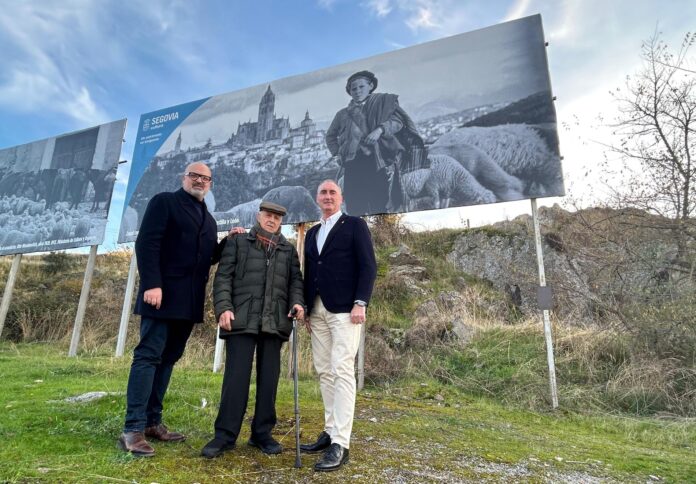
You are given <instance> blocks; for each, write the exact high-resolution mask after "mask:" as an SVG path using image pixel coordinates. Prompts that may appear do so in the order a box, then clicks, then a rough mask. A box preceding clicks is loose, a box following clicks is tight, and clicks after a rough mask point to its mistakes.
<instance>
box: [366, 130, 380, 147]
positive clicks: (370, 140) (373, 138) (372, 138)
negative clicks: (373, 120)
mask: <svg viewBox="0 0 696 484" xmlns="http://www.w3.org/2000/svg"><path fill="white" fill-rule="evenodd" d="M383 134H384V129H383V128H382V127H381V126H378V127H377V128H375V129H374V130H373V131H372V132H371V133H370V134H368V135H367V136H365V143H367V144H368V145H373V144H375V143H376V142H377V140H379V138H380V137H381V136H382V135H383Z"/></svg>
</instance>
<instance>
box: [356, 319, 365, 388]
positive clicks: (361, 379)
mask: <svg viewBox="0 0 696 484" xmlns="http://www.w3.org/2000/svg"><path fill="white" fill-rule="evenodd" d="M366 325H367V320H366V321H365V322H364V323H363V324H361V325H360V346H358V391H360V390H362V389H363V387H364V386H365V331H366V328H365V326H366Z"/></svg>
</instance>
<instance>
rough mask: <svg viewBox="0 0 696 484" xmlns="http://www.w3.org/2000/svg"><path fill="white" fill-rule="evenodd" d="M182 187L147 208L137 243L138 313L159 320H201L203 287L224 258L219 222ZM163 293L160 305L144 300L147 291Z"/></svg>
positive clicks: (136, 312)
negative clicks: (152, 304) (156, 289)
mask: <svg viewBox="0 0 696 484" xmlns="http://www.w3.org/2000/svg"><path fill="white" fill-rule="evenodd" d="M197 203H201V202H198V201H197V200H196V199H195V198H194V197H193V196H191V195H189V194H188V193H186V192H185V191H184V190H183V188H181V189H179V190H177V191H176V192H163V193H158V194H157V195H155V196H154V197H152V199H151V200H150V202H149V203H148V205H147V209H146V210H145V215H144V216H143V223H142V224H141V225H140V231H139V232H138V238H137V239H136V241H135V254H136V257H137V261H138V273H139V274H140V288H139V289H138V297H137V299H136V302H135V310H134V312H135V314H140V315H141V316H143V317H150V318H160V319H185V320H189V321H194V322H196V323H200V322H202V321H203V306H204V302H205V285H206V283H207V282H208V274H209V272H210V266H211V265H212V264H213V263H216V262H218V261H219V259H220V253H221V248H222V246H223V245H224V241H225V239H223V242H222V243H221V244H220V245H219V246H218V244H217V223H216V222H215V219H214V218H213V216H212V215H210V213H209V212H208V209H207V207H206V206H205V202H203V203H202V208H203V216H201V211H200V208H201V207H197V206H196V204H197ZM155 287H161V288H162V305H161V307H160V308H159V309H156V308H155V307H154V306H151V305H150V304H146V303H145V302H144V301H143V293H144V292H145V291H146V290H147V289H152V288H155Z"/></svg>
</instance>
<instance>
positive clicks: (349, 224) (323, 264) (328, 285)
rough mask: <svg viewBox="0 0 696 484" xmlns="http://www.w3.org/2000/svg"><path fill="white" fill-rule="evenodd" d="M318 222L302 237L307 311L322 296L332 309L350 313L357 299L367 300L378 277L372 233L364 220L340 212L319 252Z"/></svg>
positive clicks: (322, 300)
mask: <svg viewBox="0 0 696 484" xmlns="http://www.w3.org/2000/svg"><path fill="white" fill-rule="evenodd" d="M319 227H320V225H319V224H317V225H315V226H314V227H312V228H311V229H309V231H308V232H307V235H306V237H305V246H304V252H305V269H304V270H305V273H304V281H305V284H304V291H305V304H307V312H308V314H310V315H311V312H312V306H313V305H314V299H315V298H316V296H317V294H319V296H320V297H321V302H322V303H323V304H324V307H326V309H328V310H329V311H331V312H332V313H349V312H350V311H351V309H352V308H353V302H354V301H355V300H356V299H360V300H362V301H365V302H366V303H369V302H370V297H371V296H372V288H373V286H374V283H375V278H376V277H377V262H376V261H375V251H374V248H373V246H372V237H371V236H370V230H369V229H368V228H367V224H366V223H365V221H364V220H363V219H361V218H359V217H353V216H350V215H346V214H343V215H341V217H340V218H339V219H338V220H337V221H336V224H335V225H334V226H333V228H332V229H331V231H330V232H329V235H328V237H327V238H326V242H324V247H323V248H322V251H321V254H319V251H318V250H317V234H318V233H319Z"/></svg>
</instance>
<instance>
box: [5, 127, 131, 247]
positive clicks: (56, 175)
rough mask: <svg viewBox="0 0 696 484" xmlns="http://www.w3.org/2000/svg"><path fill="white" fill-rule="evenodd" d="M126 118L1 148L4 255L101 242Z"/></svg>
mask: <svg viewBox="0 0 696 484" xmlns="http://www.w3.org/2000/svg"><path fill="white" fill-rule="evenodd" d="M125 129H126V120H125V119H122V120H120V121H114V122H112V123H107V124H102V125H100V126H95V127H93V128H88V129H84V130H81V131H75V132H73V133H68V134H63V135H60V136H56V137H54V138H47V139H43V140H40V141H34V142H33V143H27V144H24V145H19V146H14V147H12V148H6V149H3V150H0V255H8V254H26V253H30V252H43V251H51V250H58V249H71V248H75V247H84V246H88V245H98V244H101V242H102V241H103V240H104V230H105V228H106V218H107V215H108V211H109V204H110V202H111V193H112V190H113V188H114V182H115V181H116V170H117V168H118V160H119V158H120V155H121V144H122V143H123V134H124V131H125Z"/></svg>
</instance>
